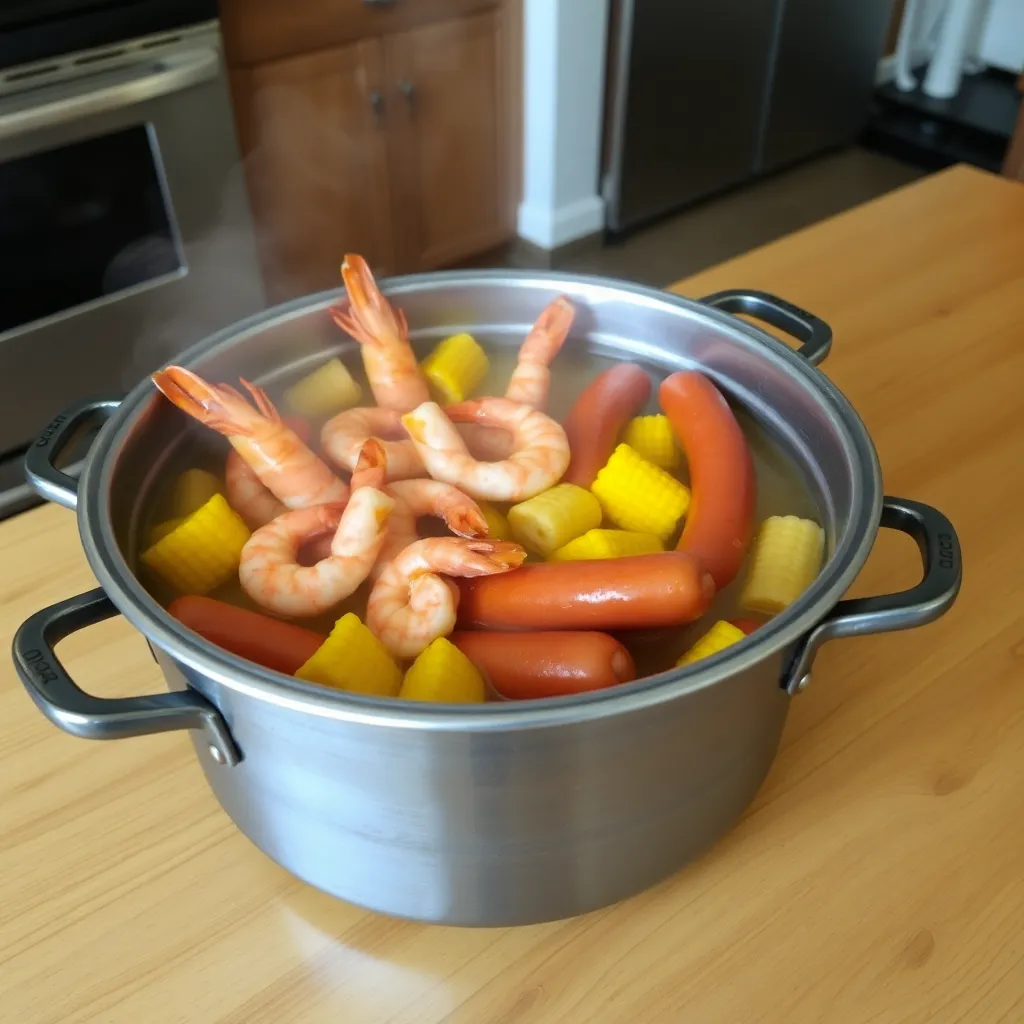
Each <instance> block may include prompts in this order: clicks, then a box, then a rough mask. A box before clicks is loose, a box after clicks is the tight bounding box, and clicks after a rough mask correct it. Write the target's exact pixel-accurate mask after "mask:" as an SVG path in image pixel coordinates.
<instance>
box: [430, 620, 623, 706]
mask: <svg viewBox="0 0 1024 1024" xmlns="http://www.w3.org/2000/svg"><path fill="white" fill-rule="evenodd" d="M448 639H449V640H451V642H452V643H453V644H455V646H456V647H458V649H459V650H460V651H462V653H463V654H465V655H466V657H467V658H469V660H470V661H472V662H473V664H474V665H476V667H477V668H478V669H480V671H481V672H483V673H485V674H486V675H487V676H488V677H489V678H490V680H491V685H492V686H493V687H494V688H495V689H496V690H497V691H498V693H500V694H501V695H502V696H503V697H508V698H509V699H510V700H534V699H536V698H538V697H561V696H565V695H566V694H570V693H586V692H587V691H588V690H601V689H604V687H606V686H617V685H618V684H619V683H628V682H630V681H631V680H633V679H636V666H635V665H634V664H633V659H632V658H631V657H630V656H629V651H627V650H626V648H625V647H623V646H622V644H620V643H619V641H618V640H616V639H615V638H614V637H610V636H609V635H608V634H607V633H595V632H583V633H573V632H568V631H567V632H545V633H474V632H456V633H452V635H451V636H450V637H449V638H448Z"/></svg>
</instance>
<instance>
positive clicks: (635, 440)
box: [622, 413, 683, 470]
mask: <svg viewBox="0 0 1024 1024" xmlns="http://www.w3.org/2000/svg"><path fill="white" fill-rule="evenodd" d="M622 441H623V443H624V444H628V445H629V447H630V448H632V449H633V451H635V452H636V453H637V454H638V455H640V456H641V457H643V458H645V459H646V460H647V461H648V462H653V463H654V464H655V465H656V466H658V467H660V468H661V469H668V470H672V469H677V468H678V467H679V464H680V463H681V462H682V455H683V453H682V450H681V449H680V447H679V441H678V440H676V435H675V433H674V432H673V430H672V424H671V423H669V421H668V417H667V416H664V415H662V414H661V413H659V414H658V415H656V416H636V417H634V418H633V419H631V420H630V421H629V423H627V424H626V430H625V433H624V434H623V435H622Z"/></svg>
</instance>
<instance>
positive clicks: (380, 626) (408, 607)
mask: <svg viewBox="0 0 1024 1024" xmlns="http://www.w3.org/2000/svg"><path fill="white" fill-rule="evenodd" d="M525 558H526V552H525V551H524V550H523V548H521V547H520V546H519V545H518V544H513V543H511V542H510V541H503V540H498V541H491V540H464V539H462V538H459V537H428V538H427V539H426V540H418V541H416V543H415V544H412V545H410V546H409V547H407V548H406V549H405V550H404V551H402V552H401V553H400V554H399V555H398V557H397V558H396V559H395V560H394V561H393V562H392V563H391V564H390V565H389V566H388V567H387V568H386V569H385V570H384V572H383V573H382V574H381V577H380V579H378V580H377V582H376V583H375V584H374V585H373V590H371V591H370V600H369V603H368V604H367V606H366V624H367V625H368V626H369V627H370V629H371V630H373V632H374V633H375V634H376V635H377V637H378V638H379V639H380V641H381V643H383V644H384V646H385V647H386V648H387V649H388V650H389V651H390V652H391V653H392V654H393V655H394V656H395V657H397V658H415V657H416V655H417V654H419V653H420V651H422V650H423V649H424V648H425V647H427V646H428V645H429V644H430V643H431V642H432V641H434V640H436V639H437V638H438V637H439V636H447V635H448V634H449V633H450V632H451V631H452V630H453V629H454V628H455V615H456V612H457V611H458V607H459V592H458V588H457V587H456V586H455V585H454V584H453V583H452V582H451V581H450V580H447V579H445V578H444V577H445V576H463V577H468V576H489V575H491V574H493V573H499V572H508V570H509V569H515V568H518V567H519V566H520V565H522V563H523V560H524V559H525Z"/></svg>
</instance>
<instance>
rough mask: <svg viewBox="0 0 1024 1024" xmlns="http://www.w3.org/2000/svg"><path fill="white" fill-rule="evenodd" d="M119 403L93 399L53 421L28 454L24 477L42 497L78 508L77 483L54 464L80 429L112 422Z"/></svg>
mask: <svg viewBox="0 0 1024 1024" xmlns="http://www.w3.org/2000/svg"><path fill="white" fill-rule="evenodd" d="M120 404H121V399H120V398H92V399H88V400H86V401H84V402H79V403H78V404H77V405H73V406H71V407H70V408H69V409H65V410H64V412H62V413H59V414H58V415H56V416H54V418H53V419H52V420H50V422H49V423H48V424H47V425H46V429H45V430H43V432H42V433H41V434H40V435H39V437H38V439H37V440H36V442H35V443H34V444H33V445H32V446H31V447H30V448H29V450H28V451H27V452H26V453H25V476H26V477H27V478H28V482H29V484H30V485H31V487H32V489H33V490H34V491H35V492H36V493H37V494H38V495H39V496H40V497H41V498H45V499H46V500H47V501H53V502H56V503H57V504H58V505H63V506H64V507H65V508H70V509H72V510H74V509H75V508H77V506H78V481H77V480H76V479H75V478H74V477H73V476H69V475H68V474H67V473H64V472H62V471H61V470H59V469H58V468H57V467H56V466H55V465H54V463H55V462H56V461H57V457H58V456H59V455H60V453H61V452H62V451H63V450H64V449H65V448H66V447H67V446H68V444H69V443H70V442H71V441H72V440H73V439H74V437H75V435H76V434H77V433H78V432H79V431H80V430H81V429H83V428H84V427H87V426H88V425H89V424H91V423H94V422H95V421H96V420H97V419H103V420H108V419H110V417H111V416H113V415H114V413H115V412H116V411H117V407H118V406H119V405H120Z"/></svg>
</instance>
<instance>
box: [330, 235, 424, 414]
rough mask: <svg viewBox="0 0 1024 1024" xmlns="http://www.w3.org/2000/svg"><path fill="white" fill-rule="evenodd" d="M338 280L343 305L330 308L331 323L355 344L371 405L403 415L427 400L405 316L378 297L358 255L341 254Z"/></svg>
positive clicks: (380, 296)
mask: <svg viewBox="0 0 1024 1024" xmlns="http://www.w3.org/2000/svg"><path fill="white" fill-rule="evenodd" d="M341 276H342V278H343V279H344V281H345V289H346V290H347V292H348V305H347V306H335V307H332V309H331V315H332V317H333V318H334V322H335V323H336V324H337V325H338V326H339V327H340V328H341V329H342V330H343V331H346V332H347V333H348V334H350V335H351V336H352V337H353V338H355V340H356V341H358V342H359V345H360V348H361V350H362V355H363V366H364V368H365V369H366V378H367V380H368V381H369V382H370V389H371V390H372V391H373V397H374V398H375V399H376V400H377V405H379V406H381V407H382V408H384V409H396V410H397V411H398V412H408V411H409V410H410V409H413V408H415V407H416V406H417V405H419V404H420V403H421V402H425V401H427V400H428V399H429V398H430V392H429V390H428V389H427V382H426V379H425V378H424V376H423V374H422V373H421V372H420V366H419V363H418V362H417V360H416V353H415V352H413V350H412V346H411V345H410V344H409V328H408V325H407V324H406V321H405V314H404V313H403V312H402V311H401V310H400V309H399V310H396V309H394V308H393V307H392V305H391V303H390V302H388V300H387V299H386V298H384V296H383V295H382V294H381V292H380V289H379V288H378V287H377V282H376V281H374V279H373V274H372V273H371V272H370V268H369V266H368V265H367V263H366V260H364V259H363V257H362V256H356V255H352V254H349V255H346V257H345V261H344V262H343V263H342V265H341Z"/></svg>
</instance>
